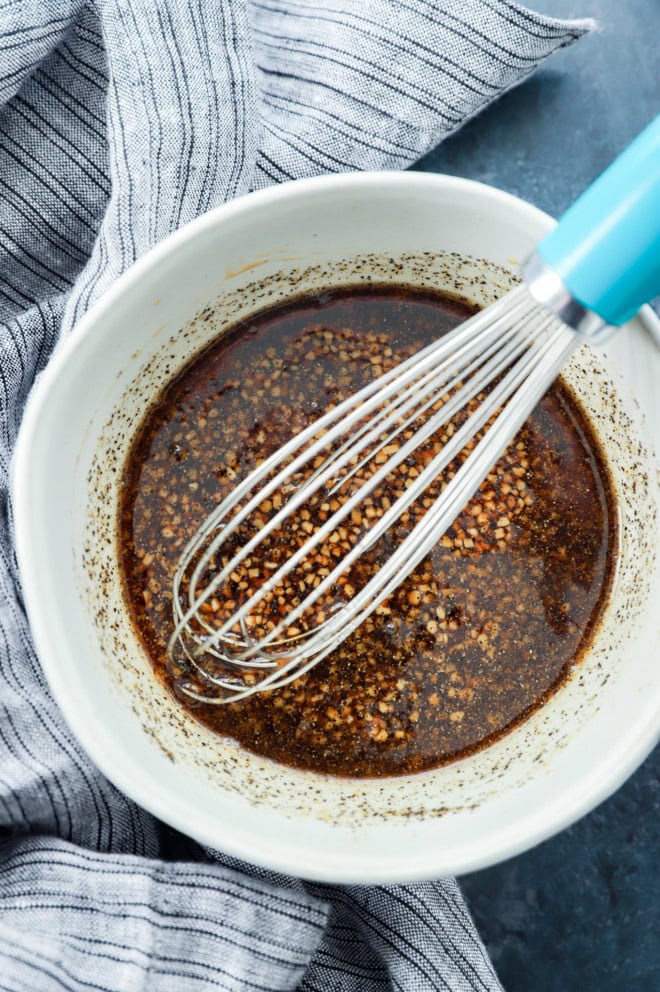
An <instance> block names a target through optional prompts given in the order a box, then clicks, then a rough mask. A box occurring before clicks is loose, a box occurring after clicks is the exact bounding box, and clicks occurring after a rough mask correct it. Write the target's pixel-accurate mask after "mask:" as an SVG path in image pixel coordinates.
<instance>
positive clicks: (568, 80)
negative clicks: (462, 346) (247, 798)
mask: <svg viewBox="0 0 660 992" xmlns="http://www.w3.org/2000/svg"><path fill="white" fill-rule="evenodd" d="M528 5H529V6H535V8H536V9H537V10H540V11H542V12H543V13H546V14H551V15H554V16H561V17H564V16H565V17H569V16H574V17H594V18H596V19H597V20H598V21H599V25H600V27H599V30H598V32H595V33H593V34H592V35H590V36H589V37H587V38H584V39H583V40H582V41H580V42H579V43H578V44H577V45H575V46H574V47H572V48H570V49H567V50H566V51H562V52H560V53H559V54H557V55H556V56H554V57H553V58H552V59H551V60H550V62H549V63H548V64H547V67H546V68H544V69H542V70H541V71H540V72H538V73H537V74H536V75H535V76H534V77H533V78H532V79H531V80H529V81H528V82H526V83H525V84H523V85H522V86H521V87H519V88H518V89H516V90H514V91H512V92H511V93H509V94H508V95H507V96H505V97H504V98H503V99H502V100H500V101H499V102H498V103H497V104H495V105H494V106H493V107H491V108H490V109H489V110H487V111H485V112H484V113H483V114H481V115H480V116H479V117H478V118H476V119H475V120H473V121H471V122H470V123H469V124H468V125H467V126H466V127H465V128H464V129H463V130H461V131H460V132H459V133H458V134H456V135H455V136H453V137H452V138H450V139H449V140H447V141H446V142H444V143H443V145H442V146H441V147H440V148H438V149H437V150H436V151H434V152H433V153H432V154H430V155H428V156H427V157H426V159H424V161H423V162H422V163H421V164H420V166H419V168H421V169H423V170H425V171H431V172H445V173H451V174H452V175H458V176H466V177H468V178H471V179H478V180H481V181H482V182H486V183H490V184H492V185H494V186H498V187H500V188H501V189H505V190H507V191H509V192H511V193H515V194H517V195H518V196H521V197H523V198H524V199H525V200H528V201H530V202H531V203H534V204H535V205H536V206H538V207H541V208H542V209H543V210H546V211H547V212H548V213H550V214H553V215H554V216H558V215H559V214H560V213H561V212H562V211H563V210H564V209H565V208H566V207H567V206H568V205H569V204H570V203H571V202H572V201H573V200H574V199H575V198H576V197H577V196H578V195H579V193H580V192H581V191H582V190H583V189H584V188H585V187H586V186H587V185H588V184H589V183H590V182H591V181H592V180H593V179H595V177H596V176H597V175H598V174H599V173H600V172H601V171H602V170H603V168H604V167H605V166H606V165H607V164H608V163H609V162H610V161H611V160H612V159H613V158H614V157H615V156H616V155H617V154H618V153H619V152H620V151H621V150H622V149H623V148H624V147H625V145H627V144H628V143H629V142H630V141H631V140H632V139H633V138H634V136H635V135H636V134H637V133H638V132H639V131H641V130H642V128H643V127H644V126H645V124H647V123H648V122H649V121H650V120H651V118H652V117H654V116H655V115H656V114H657V113H659V112H660V59H659V58H658V41H660V0H538V2H536V3H534V2H533V0H529V4H528ZM659 661H660V659H659ZM659 773H660V750H656V752H655V754H654V755H652V756H651V757H650V758H649V759H648V760H647V761H646V762H645V764H644V765H643V766H642V767H641V768H640V769H639V770H638V771H637V773H636V774H635V775H634V776H633V777H632V778H631V779H630V780H629V781H628V782H627V783H626V785H624V786H623V788H622V789H620V790H619V791H618V792H617V793H616V794H615V795H614V796H613V797H612V798H611V799H610V800H608V801H607V802H605V803H603V804H602V805H601V806H600V807H598V809H596V810H595V811H594V812H593V813H591V814H590V815H589V816H587V817H585V818H584V819H582V820H581V821H579V822H578V823H576V824H575V825H574V826H573V827H570V828H569V829H568V830H565V831H564V832H563V833H561V834H559V835H558V836H557V837H554V838H553V839H551V840H549V841H546V843H544V844H542V845H540V846H539V847H537V848H535V849H534V850H532V851H529V852H527V853H526V854H523V855H521V856H520V857H517V858H513V859H512V860H510V861H508V862H505V863H504V864H502V865H498V866H497V867H494V868H490V869H488V870H486V871H481V872H477V873H475V874H472V875H469V876H466V877H464V878H463V879H462V880H461V881H462V884H463V887H464V890H465V892H466V895H467V898H468V900H469V903H470V906H471V909H472V912H473V914H474V917H475V921H476V923H477V926H478V927H479V929H480V931H481V934H482V936H483V937H484V940H485V942H486V944H487V947H488V950H489V952H490V954H491V956H492V959H493V962H494V964H495V967H496V968H497V971H498V974H499V976H500V978H501V980H502V983H503V985H504V987H505V989H506V990H507V992H578V990H579V992H591V990H596V992H660V870H659V868H658V858H659V855H660V781H659V778H660V776H659Z"/></svg>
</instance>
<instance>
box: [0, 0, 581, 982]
mask: <svg viewBox="0 0 660 992" xmlns="http://www.w3.org/2000/svg"><path fill="white" fill-rule="evenodd" d="M590 26H591V24H590V22H587V21H572V22H560V21H556V20H552V19H549V18H547V17H541V16H538V15H536V14H533V13H530V12H528V11H526V10H524V9H523V8H521V7H520V6H518V5H517V4H515V3H512V2H509V0H325V2H323V0H0V192H1V198H0V511H1V512H0V674H1V678H0V702H1V706H2V715H1V718H0V721H1V722H0V830H1V831H2V833H1V834H0V876H1V880H0V988H2V989H4V990H12V992H19V990H21V992H23V990H25V992H50V990H55V989H58V990H61V989H69V990H75V992H78V990H81V992H82V990H112V992H141V990H153V992H169V990H172V992H173V990H177V992H179V990H181V992H183V990H186V992H197V990H199V992H201V990H206V989H226V990H231V992H234V990H236V992H238V990H261V989H269V990H270V989H293V988H300V989H303V990H307V992H312V990H316V992H329V990H361V992H372V990H373V992H384V990H387V989H397V990H423V989H441V990H452V992H453V990H482V992H486V990H493V989H499V988H500V985H499V983H498V981H497V978H496V977H495V974H494V972H493V969H492V966H491V964H490V962H489V961H488V958H487V956H486V954H485V951H484V948H483V946H482V944H481V942H480V940H479V937H478V936H477V934H476V932H475V930H474V927H473V924H472V921H471V920H470V917H469V915H468V912H467V910H466V907H465V905H464V903H463V900H462V897H461V894H460V892H459V889H458V887H457V885H456V883H455V881H454V880H452V879H443V880H441V881H437V882H433V883H426V884H419V885H407V886H385V887H357V886H356V887H351V886H327V885H325V886H321V885H311V884H307V883H303V882H301V881H299V880H295V879H290V878H284V877H277V876H273V875H269V874H266V873H263V872H259V871H257V870H256V869H254V868H252V867H251V866H249V865H242V864H237V863H235V862H232V861H230V860H228V859H226V858H223V856H222V855H221V854H219V853H217V852H208V851H202V850H201V849H200V848H198V847H197V846H196V845H195V844H193V843H192V842H191V841H189V840H187V839H186V838H182V837H179V836H178V835H176V834H174V832H173V831H170V830H169V829H168V828H166V827H164V826H163V825H162V824H160V823H158V822H157V821H156V820H155V819H154V818H153V817H152V816H150V815H149V814H147V813H146V812H145V811H144V810H142V809H139V808H138V807H137V806H136V805H135V804H134V803H132V802H131V801H129V800H128V799H127V798H126V797H125V796H123V795H122V794H121V793H119V792H118V791H117V790H116V789H115V788H114V787H113V786H112V785H111V784H110V783H109V782H108V781H106V780H105V779H104V778H103V777H102V776H101V775H100V773H99V772H98V771H97V770H96V768H94V767H93V765H92V764H90V762H89V760H88V759H87V757H86V755H85V754H84V753H83V752H82V751H81V749H80V747H79V746H78V744H77V742H76V741H75V740H74V739H73V738H72V736H71V734H70V733H69V730H68V728H67V727H66V726H65V725H64V724H63V722H62V719H61V717H60V714H59V712H58V710H57V707H56V706H55V704H54V703H53V700H52V699H51V697H50V695H49V692H48V688H47V686H46V685H45V683H44V679H43V676H42V674H41V671H40V668H39V664H38V661H37V659H36V658H35V655H34V651H33V648H32V645H31V643H30V631H29V629H28V625H27V622H26V619H25V614H24V611H23V608H22V603H21V596H20V587H19V584H18V576H17V571H16V563H15V558H14V555H13V549H12V538H11V500H10V493H9V481H8V475H9V461H10V456H11V451H12V446H13V444H14V441H15V438H16V432H17V428H18V425H19V422H20V418H21V411H22V408H23V405H24V403H25V399H26V397H27V395H28V393H29V391H30V387H31V386H32V383H33V381H34V378H35V376H36V375H37V374H38V373H39V371H40V370H41V369H43V367H44V366H45V364H46V362H47V361H48V356H49V354H50V353H51V351H52V349H53V347H54V346H55V344H56V342H57V340H58V338H59V337H60V336H61V335H63V334H66V333H67V332H68V330H69V329H70V328H71V327H72V325H73V324H74V323H75V322H76V320H77V319H78V318H79V317H80V316H81V315H82V314H83V313H84V311H85V310H86V309H87V308H88V307H89V306H90V304H91V303H92V302H93V301H94V300H95V299H97V298H98V296H99V295H100V294H101V293H102V292H103V290H104V289H105V288H106V287H107V286H108V285H109V284H110V283H111V282H112V281H113V280H114V279H116V277H117V276H118V275H119V274H120V273H121V272H122V271H123V270H124V269H126V267H127V266H129V265H130V264H131V263H132V262H133V261H135V259H136V258H137V257H138V256H140V255H141V254H142V253H143V252H145V251H146V250H147V249H148V248H150V247H151V246H152V245H153V244H155V243H156V242H157V241H158V240H159V239H161V238H163V237H164V236H165V235H167V234H169V233H170V231H172V230H174V229H175V228H177V227H179V226H180V225H181V224H183V223H185V222H186V221H189V220H190V219H192V218H193V217H195V216H196V215H198V214H200V213H201V212H203V211H205V210H208V209H209V208H211V207H214V206H217V205H218V204H220V203H223V202H224V201H226V200H227V199H229V198H231V197H233V196H236V195H237V194H239V193H245V192H247V191H248V190H251V189H257V188H261V187H264V186H267V185H269V184H270V183H273V182H279V181H281V180H285V179H295V178H298V177H302V176H308V175H311V174H318V173H326V172H332V171H338V170H343V169H367V168H390V169H401V168H405V167H406V166H409V165H410V164H412V163H413V162H415V160H416V159H418V158H419V157H420V156H421V155H422V154H423V153H424V152H426V151H427V150H428V149H429V148H431V147H432V146H434V145H435V144H437V143H438V142H439V141H441V140H442V138H443V137H445V136H446V135H448V134H450V133H451V132H452V131H454V130H455V129H456V128H458V127H459V126H460V125H461V124H462V123H463V122H464V121H465V120H467V119H468V118H470V117H471V116H472V115H474V114H475V113H477V112H478V111H479V110H480V109H481V108H482V107H484V106H486V105H487V104H488V103H490V102H491V101H492V100H493V99H494V98H496V97H497V96H498V95H499V94H501V93H502V92H503V91H505V90H507V89H509V88H510V87H511V86H514V85H516V84H517V83H519V82H520V81H521V80H523V79H524V78H525V77H527V76H528V75H529V74H530V73H531V72H533V70H534V69H535V68H536V67H537V66H538V64H539V63H540V62H541V61H542V60H543V59H545V58H546V57H547V56H548V55H549V54H550V53H552V52H553V51H555V50H556V49H557V48H560V47H562V46H564V45H567V44H569V43H571V42H572V41H574V40H575V39H577V38H578V37H579V36H580V35H581V34H583V33H584V32H585V31H588V30H589V28H590Z"/></svg>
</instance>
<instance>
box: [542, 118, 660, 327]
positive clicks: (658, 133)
mask: <svg viewBox="0 0 660 992" xmlns="http://www.w3.org/2000/svg"><path fill="white" fill-rule="evenodd" d="M536 253H537V255H538V256H540V258H541V259H542V261H543V262H545V264H546V265H547V266H549V267H550V268H551V269H552V270H554V272H555V273H556V274H557V276H559V278H560V279H561V282H562V283H563V285H564V287H565V288H566V289H567V290H568V292H569V293H570V295H571V296H572V298H573V299H574V300H575V301H577V302H578V303H579V304H581V305H582V306H583V307H585V308H586V309H587V310H590V311H593V312H594V313H596V314H598V316H599V317H600V318H601V319H602V320H603V321H605V322H606V323H607V324H613V325H615V326H619V325H620V324H623V323H624V322H625V321H626V320H629V319H630V318H631V317H633V316H634V315H635V314H636V313H637V311H638V310H639V308H640V307H641V306H642V304H643V303H648V301H649V300H651V299H653V297H655V296H658V295H659V294H660V116H658V117H656V118H655V120H654V121H652V122H651V123H650V124H649V125H648V127H646V128H645V129H644V130H643V131H642V133H641V134H640V135H638V137H637V138H636V139H635V140H634V141H633V143H632V144H631V145H629V146H628V148H626V150H625V151H624V152H623V153H622V154H621V155H620V156H619V157H618V158H617V159H615V161H614V162H613V163H612V165H610V166H609V168H608V169H606V170H605V172H604V173H603V174H602V175H601V176H600V177H599V178H598V179H597V180H596V182H595V183H593V185H591V186H590V187H589V188H588V189H587V190H586V191H585V192H584V193H583V194H582V196H581V197H580V198H579V199H578V200H576V201H575V203H574V204H573V206H572V207H569V209H568V210H567V211H566V213H565V214H564V215H563V217H561V219H560V221H559V223H558V225H557V227H556V228H555V229H554V230H553V231H552V232H551V234H549V235H548V236H547V237H546V238H544V239H543V241H541V243H540V244H539V245H538V247H537V250H536Z"/></svg>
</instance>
